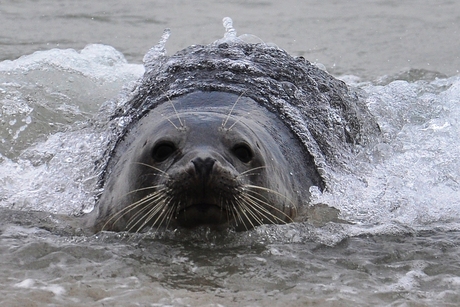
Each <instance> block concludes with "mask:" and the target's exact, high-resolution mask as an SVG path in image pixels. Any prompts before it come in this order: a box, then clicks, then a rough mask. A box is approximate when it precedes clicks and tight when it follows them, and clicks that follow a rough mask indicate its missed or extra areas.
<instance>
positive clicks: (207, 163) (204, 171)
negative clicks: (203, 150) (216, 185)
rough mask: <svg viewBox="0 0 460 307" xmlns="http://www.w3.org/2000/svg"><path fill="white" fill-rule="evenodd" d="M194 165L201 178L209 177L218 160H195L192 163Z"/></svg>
mask: <svg viewBox="0 0 460 307" xmlns="http://www.w3.org/2000/svg"><path fill="white" fill-rule="evenodd" d="M191 162H192V163H193V165H194V166H195V171H196V173H197V174H198V175H200V176H209V174H210V173H211V172H212V168H213V166H214V163H215V162H216V159H213V158H206V159H202V158H199V157H198V158H195V159H193V160H192V161H191Z"/></svg>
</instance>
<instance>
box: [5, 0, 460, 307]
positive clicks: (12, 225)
mask: <svg viewBox="0 0 460 307" xmlns="http://www.w3.org/2000/svg"><path fill="white" fill-rule="evenodd" d="M107 3H108V2H107ZM107 3H105V2H97V3H96V2H89V1H79V2H78V3H77V2H71V1H59V2H56V1H40V5H38V4H37V2H35V1H22V2H17V1H7V2H5V3H3V2H2V6H1V8H0V20H2V21H5V22H4V23H3V25H4V26H3V29H2V34H1V36H0V46H1V49H0V50H1V52H0V59H2V60H6V61H3V62H0V103H1V105H2V108H1V110H0V121H1V124H2V128H1V129H0V139H1V142H0V204H1V206H2V208H4V209H2V211H1V218H0V221H1V225H0V240H1V244H0V246H1V248H0V249H1V252H0V267H1V270H0V272H1V273H0V274H1V276H0V280H1V281H0V284H1V286H0V289H1V290H0V292H1V294H2V295H1V297H2V298H1V299H0V302H1V305H2V306H25V305H30V306H34V305H51V306H54V305H56V306H57V305H59V306H81V305H83V304H84V305H89V306H104V305H110V306H114V305H115V306H127V305H133V306H134V305H140V306H218V305H223V306H241V305H246V306H267V305H270V306H280V305H283V306H310V305H313V306H316V305H319V306H344V305H345V306H369V305H378V306H380V305H383V306H456V305H457V304H458V301H460V257H459V256H458V255H459V254H460V253H459V247H460V218H459V216H460V189H459V188H460V186H459V182H460V171H459V170H460V165H459V161H458V152H459V150H460V141H459V140H458V135H459V132H460V123H459V121H458V118H459V116H460V104H459V101H460V75H459V69H460V58H459V53H458V50H459V47H460V43H459V41H458V40H457V39H456V38H457V36H458V28H459V23H460V20H459V17H458V16H460V14H459V13H460V5H459V4H457V3H456V2H453V1H438V2H437V4H436V5H432V4H431V2H430V1H415V0H414V1H404V3H400V2H397V1H364V0H363V1H355V2H353V4H347V3H345V2H344V3H341V2H336V1H288V2H283V3H282V4H281V2H279V3H278V2H274V1H265V2H246V1H241V2H234V3H229V2H224V1H214V2H206V3H205V2H193V3H194V4H193V5H191V4H185V3H179V2H173V3H171V2H170V1H168V2H166V1H164V2H162V1H156V2H155V5H152V4H151V3H150V2H147V1H132V2H130V3H129V5H128V4H121V3H116V4H114V3H112V2H110V5H109V4H107ZM227 15H230V16H231V17H232V18H233V20H234V25H235V27H236V29H237V31H238V32H239V34H243V33H250V34H254V35H257V36H258V37H260V38H261V39H263V40H264V41H266V42H274V43H276V44H277V45H278V46H280V47H281V48H284V49H286V50H288V51H289V52H290V53H291V54H293V55H303V56H304V57H306V58H307V59H309V60H310V61H313V62H320V63H321V64H323V65H324V66H325V68H326V69H327V70H328V71H330V72H331V73H333V74H335V75H338V76H340V77H341V78H342V79H343V80H345V81H346V82H347V83H349V84H350V85H352V86H353V87H356V88H357V89H358V90H359V91H361V93H362V95H363V97H364V99H366V102H367V104H368V106H369V108H370V110H371V111H372V113H373V114H374V115H375V116H376V118H377V120H378V122H379V124H380V126H381V128H382V132H383V138H382V140H380V141H378V142H376V144H375V145H374V146H372V147H370V148H363V149H362V151H361V152H360V154H359V155H357V157H356V166H355V167H356V169H355V170H354V174H337V177H336V178H334V181H333V182H331V186H330V191H329V192H326V193H324V194H321V193H317V194H315V197H314V199H313V203H314V204H317V206H315V207H316V208H322V206H320V205H318V204H327V205H329V206H331V207H334V208H337V209H338V210H339V211H340V216H339V217H340V220H342V221H346V222H347V223H340V222H337V221H338V220H337V219H336V218H335V217H334V216H332V217H330V216H329V215H328V214H330V213H331V212H330V211H327V210H326V212H323V211H321V210H320V209H318V210H317V211H312V218H311V220H310V221H311V223H297V224H290V225H282V226H262V227H258V228H257V229H255V230H253V231H249V232H244V233H232V232H230V233H213V232H209V231H208V230H206V229H199V230H197V231H194V232H183V231H171V232H166V233H163V234H156V235H153V234H147V235H145V234H140V235H130V236H123V235H120V234H113V233H103V234H100V235H97V236H90V237H88V236H85V235H84V234H82V233H80V232H79V231H78V229H69V228H68V227H66V225H67V220H65V219H62V218H60V217H56V216H53V215H50V214H48V213H47V212H51V213H60V214H64V215H67V214H71V213H78V212H80V211H81V210H90V208H91V207H92V206H93V204H94V199H93V197H94V195H95V194H96V193H97V191H95V182H96V174H94V168H93V166H94V161H96V160H97V159H98V158H100V156H101V155H102V152H103V150H104V144H105V142H106V140H107V131H106V128H107V127H106V126H104V124H105V123H106V121H107V118H106V117H104V115H106V113H105V112H104V110H106V109H107V108H110V104H104V103H105V102H106V101H107V100H109V99H112V98H113V97H115V96H116V95H117V94H118V92H119V91H120V90H121V88H122V86H123V85H124V84H129V82H133V81H134V80H136V79H137V78H138V77H139V76H140V75H141V74H142V72H143V67H142V66H141V65H139V64H138V63H140V61H141V60H142V57H143V55H144V53H145V52H146V51H147V50H148V49H149V48H150V47H151V46H152V45H154V44H155V43H156V42H157V41H158V39H159V38H160V35H161V33H162V31H163V29H164V28H165V27H170V28H171V29H172V37H171V39H170V40H169V41H168V43H167V49H168V51H169V53H170V54H172V53H173V52H174V51H176V50H178V49H180V48H183V47H186V46H188V45H190V44H198V43H206V44H207V43H211V42H212V41H214V40H216V39H219V38H221V37H222V35H223V31H224V30H223V27H222V26H221V19H222V17H224V16H227ZM87 43H104V45H90V46H88V47H86V48H85V49H83V48H84V47H85V45H86V44H87ZM111 46H113V47H115V48H113V47H111ZM54 47H59V48H61V49H57V50H49V51H45V52H40V53H35V54H33V55H28V54H30V53H32V52H33V51H36V50H48V49H51V48H54ZM64 48H73V49H76V50H77V51H74V50H63V49H64ZM82 49H83V50H82ZM80 50H81V51H80ZM117 50H118V51H117ZM120 52H122V53H123V54H122V53H120ZM24 55H28V56H25V57H22V58H20V59H19V60H16V61H8V60H14V59H16V58H18V57H20V56H24ZM125 58H126V59H127V60H125ZM127 88H129V86H128V87H127ZM124 95H127V93H125V94H124ZM120 97H121V99H122V98H123V97H124V96H123V95H122V96H120ZM102 105H104V107H103V109H102V111H98V110H99V108H100V107H101V106H102ZM98 112H99V113H98ZM96 115H97V116H96ZM315 207H313V208H315ZM10 209H11V210H10ZM29 210H39V211H40V212H29ZM329 220H331V221H333V222H328V221H329Z"/></svg>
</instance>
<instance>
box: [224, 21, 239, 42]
mask: <svg viewBox="0 0 460 307" xmlns="http://www.w3.org/2000/svg"><path fill="white" fill-rule="evenodd" d="M222 24H223V25H224V28H225V34H224V38H225V39H229V40H234V39H236V29H235V28H234V27H233V20H232V19H231V18H230V17H224V19H222Z"/></svg>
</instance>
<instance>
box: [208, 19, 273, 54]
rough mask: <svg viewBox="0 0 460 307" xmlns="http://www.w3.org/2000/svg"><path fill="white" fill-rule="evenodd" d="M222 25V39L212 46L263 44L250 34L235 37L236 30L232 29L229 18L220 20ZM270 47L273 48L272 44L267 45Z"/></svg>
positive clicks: (231, 22) (259, 39) (231, 21)
mask: <svg viewBox="0 0 460 307" xmlns="http://www.w3.org/2000/svg"><path fill="white" fill-rule="evenodd" d="M222 24H223V26H224V28H225V34H224V37H223V38H221V39H219V40H217V41H215V42H214V44H216V45H219V44H223V43H227V44H232V43H249V44H264V45H266V44H265V42H264V41H263V40H262V39H261V38H259V37H257V36H255V35H252V34H242V35H240V36H237V34H236V29H235V28H234V27H233V20H232V19H231V18H230V17H224V18H223V19H222ZM269 45H270V46H275V47H276V45H274V44H269Z"/></svg>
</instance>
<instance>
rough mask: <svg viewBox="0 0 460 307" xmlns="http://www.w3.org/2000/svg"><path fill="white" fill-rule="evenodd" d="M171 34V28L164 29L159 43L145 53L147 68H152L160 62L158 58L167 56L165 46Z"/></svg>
mask: <svg viewBox="0 0 460 307" xmlns="http://www.w3.org/2000/svg"><path fill="white" fill-rule="evenodd" d="M170 36H171V30H170V29H164V31H163V34H162V35H161V38H160V40H159V41H158V43H157V44H156V45H155V46H153V47H152V48H150V50H149V51H148V52H147V53H146V54H145V56H144V58H143V62H144V66H145V69H146V70H150V69H152V68H153V67H154V66H155V64H156V63H157V62H158V59H160V58H161V57H164V56H166V53H167V52H166V48H165V46H166V42H167V41H168V39H169V37H170Z"/></svg>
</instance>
